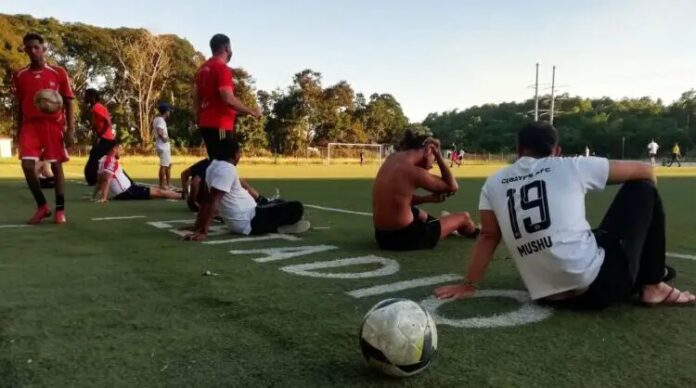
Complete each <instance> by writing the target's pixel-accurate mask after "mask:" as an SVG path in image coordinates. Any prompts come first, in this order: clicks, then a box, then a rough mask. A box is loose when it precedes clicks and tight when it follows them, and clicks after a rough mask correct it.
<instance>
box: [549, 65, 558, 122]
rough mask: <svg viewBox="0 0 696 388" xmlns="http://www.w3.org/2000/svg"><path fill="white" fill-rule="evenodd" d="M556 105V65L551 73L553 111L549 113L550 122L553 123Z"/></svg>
mask: <svg viewBox="0 0 696 388" xmlns="http://www.w3.org/2000/svg"><path fill="white" fill-rule="evenodd" d="M555 105H556V66H554V67H553V73H551V112H550V113H549V124H551V125H553V111H554V106H555Z"/></svg>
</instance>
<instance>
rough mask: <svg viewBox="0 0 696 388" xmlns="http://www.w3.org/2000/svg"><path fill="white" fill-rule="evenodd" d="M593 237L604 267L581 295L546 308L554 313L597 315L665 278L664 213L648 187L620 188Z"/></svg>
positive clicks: (630, 185)
mask: <svg viewBox="0 0 696 388" xmlns="http://www.w3.org/2000/svg"><path fill="white" fill-rule="evenodd" d="M594 233H595V237H596V239H597V243H598V244H599V246H600V247H602V248H604V251H605V256H604V263H603V264H602V267H601V269H600V271H599V274H598V275H597V278H596V279H595V280H594V282H592V284H591V285H590V287H589V288H588V290H587V291H586V292H585V293H583V294H582V295H579V296H576V297H573V298H570V299H565V300H561V301H554V302H549V303H550V304H552V305H555V306H557V307H569V308H575V309H601V308H605V307H607V306H609V305H610V304H612V303H619V302H624V301H627V300H630V298H632V297H633V296H634V295H635V294H636V293H637V292H640V290H641V288H642V287H643V286H645V285H647V284H657V283H660V282H661V281H662V279H663V277H664V275H665V247H666V242H665V213H664V209H663V207H662V199H661V198H660V194H659V193H658V192H657V188H656V187H655V185H654V184H653V182H651V181H635V182H629V183H626V184H624V185H623V187H621V189H620V190H619V192H618V193H617V194H616V197H615V198H614V201H613V202H612V204H611V206H609V210H608V211H607V213H606V215H605V216H604V219H603V220H602V223H601V224H600V225H599V228H598V229H597V230H595V232H594Z"/></svg>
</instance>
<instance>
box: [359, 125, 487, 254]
mask: <svg viewBox="0 0 696 388" xmlns="http://www.w3.org/2000/svg"><path fill="white" fill-rule="evenodd" d="M433 163H437V165H438V167H439V169H440V174H441V176H437V175H433V174H430V173H429V170H430V169H432V167H433ZM418 189H424V190H427V191H429V192H430V193H431V194H429V195H425V196H422V195H416V194H415V192H416V190H418ZM457 190H459V186H458V185H457V181H456V180H455V179H454V177H453V176H452V172H451V171H450V169H449V168H448V167H447V164H446V162H445V160H444V159H443V157H442V155H441V153H440V142H439V141H438V140H436V139H433V138H431V137H428V136H425V135H416V134H415V133H414V132H413V131H412V130H410V129H409V130H406V133H405V134H404V138H403V140H402V141H401V143H400V144H399V152H396V153H394V154H392V155H390V156H389V157H388V158H387V159H386V160H385V161H384V163H383V164H382V167H381V168H380V169H379V172H378V173H377V178H375V181H374V185H373V189H372V210H373V219H372V220H373V224H374V227H375V239H376V240H377V244H378V245H379V247H380V248H381V249H386V250H401V251H405V250H415V249H424V248H433V247H435V245H436V244H437V242H438V241H439V240H441V239H444V238H446V237H447V236H449V235H451V234H453V233H455V232H459V233H460V234H463V235H465V236H476V234H477V233H478V228H477V226H476V224H474V222H473V221H472V220H471V217H470V216H469V213H466V212H463V213H455V214H451V215H449V214H448V215H445V216H443V217H441V218H440V219H436V218H434V217H432V216H430V215H428V213H426V212H425V211H423V210H421V209H418V208H417V207H416V205H420V204H423V203H440V202H443V201H445V199H446V198H447V197H448V196H450V195H453V194H454V193H456V192H457Z"/></svg>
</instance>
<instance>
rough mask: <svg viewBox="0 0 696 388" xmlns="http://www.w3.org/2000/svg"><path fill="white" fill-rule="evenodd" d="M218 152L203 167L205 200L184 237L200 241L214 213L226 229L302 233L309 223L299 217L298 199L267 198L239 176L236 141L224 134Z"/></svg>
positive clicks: (254, 232) (239, 232)
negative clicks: (189, 232)
mask: <svg viewBox="0 0 696 388" xmlns="http://www.w3.org/2000/svg"><path fill="white" fill-rule="evenodd" d="M222 145H223V147H221V150H222V151H221V152H220V154H219V156H221V157H223V158H224V159H223V160H213V161H212V162H211V163H210V166H208V169H207V171H206V177H205V181H206V183H207V185H208V195H209V196H210V198H209V200H208V201H205V202H204V203H202V204H201V208H200V210H199V212H198V216H197V217H196V224H195V225H194V228H193V233H191V234H189V235H187V236H186V237H185V239H186V240H191V241H202V240H205V238H206V237H207V235H208V229H209V227H210V222H211V220H212V219H213V217H214V216H216V215H218V214H219V216H220V217H221V218H222V220H223V222H224V223H225V225H226V226H227V227H228V228H229V230H230V232H232V233H236V234H242V235H250V234H251V235H260V234H267V233H291V234H298V233H304V232H306V231H308V230H309V228H310V227H311V224H310V223H309V221H306V220H303V219H302V216H303V214H304V206H303V205H302V203H300V202H299V201H283V200H276V201H267V200H265V198H264V197H263V196H261V195H260V194H259V193H258V192H257V191H256V190H255V189H254V188H253V187H251V185H249V184H248V183H246V182H245V181H244V180H242V179H240V178H239V173H238V172H237V165H238V164H239V160H240V158H241V149H240V147H239V143H237V141H236V140H234V139H232V138H226V139H225V140H224V142H223V144H222Z"/></svg>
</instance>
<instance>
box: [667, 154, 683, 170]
mask: <svg viewBox="0 0 696 388" xmlns="http://www.w3.org/2000/svg"><path fill="white" fill-rule="evenodd" d="M674 162H677V166H679V167H681V162H680V161H679V155H677V154H672V160H670V161H669V164H668V165H667V167H672V165H673V164H674Z"/></svg>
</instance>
